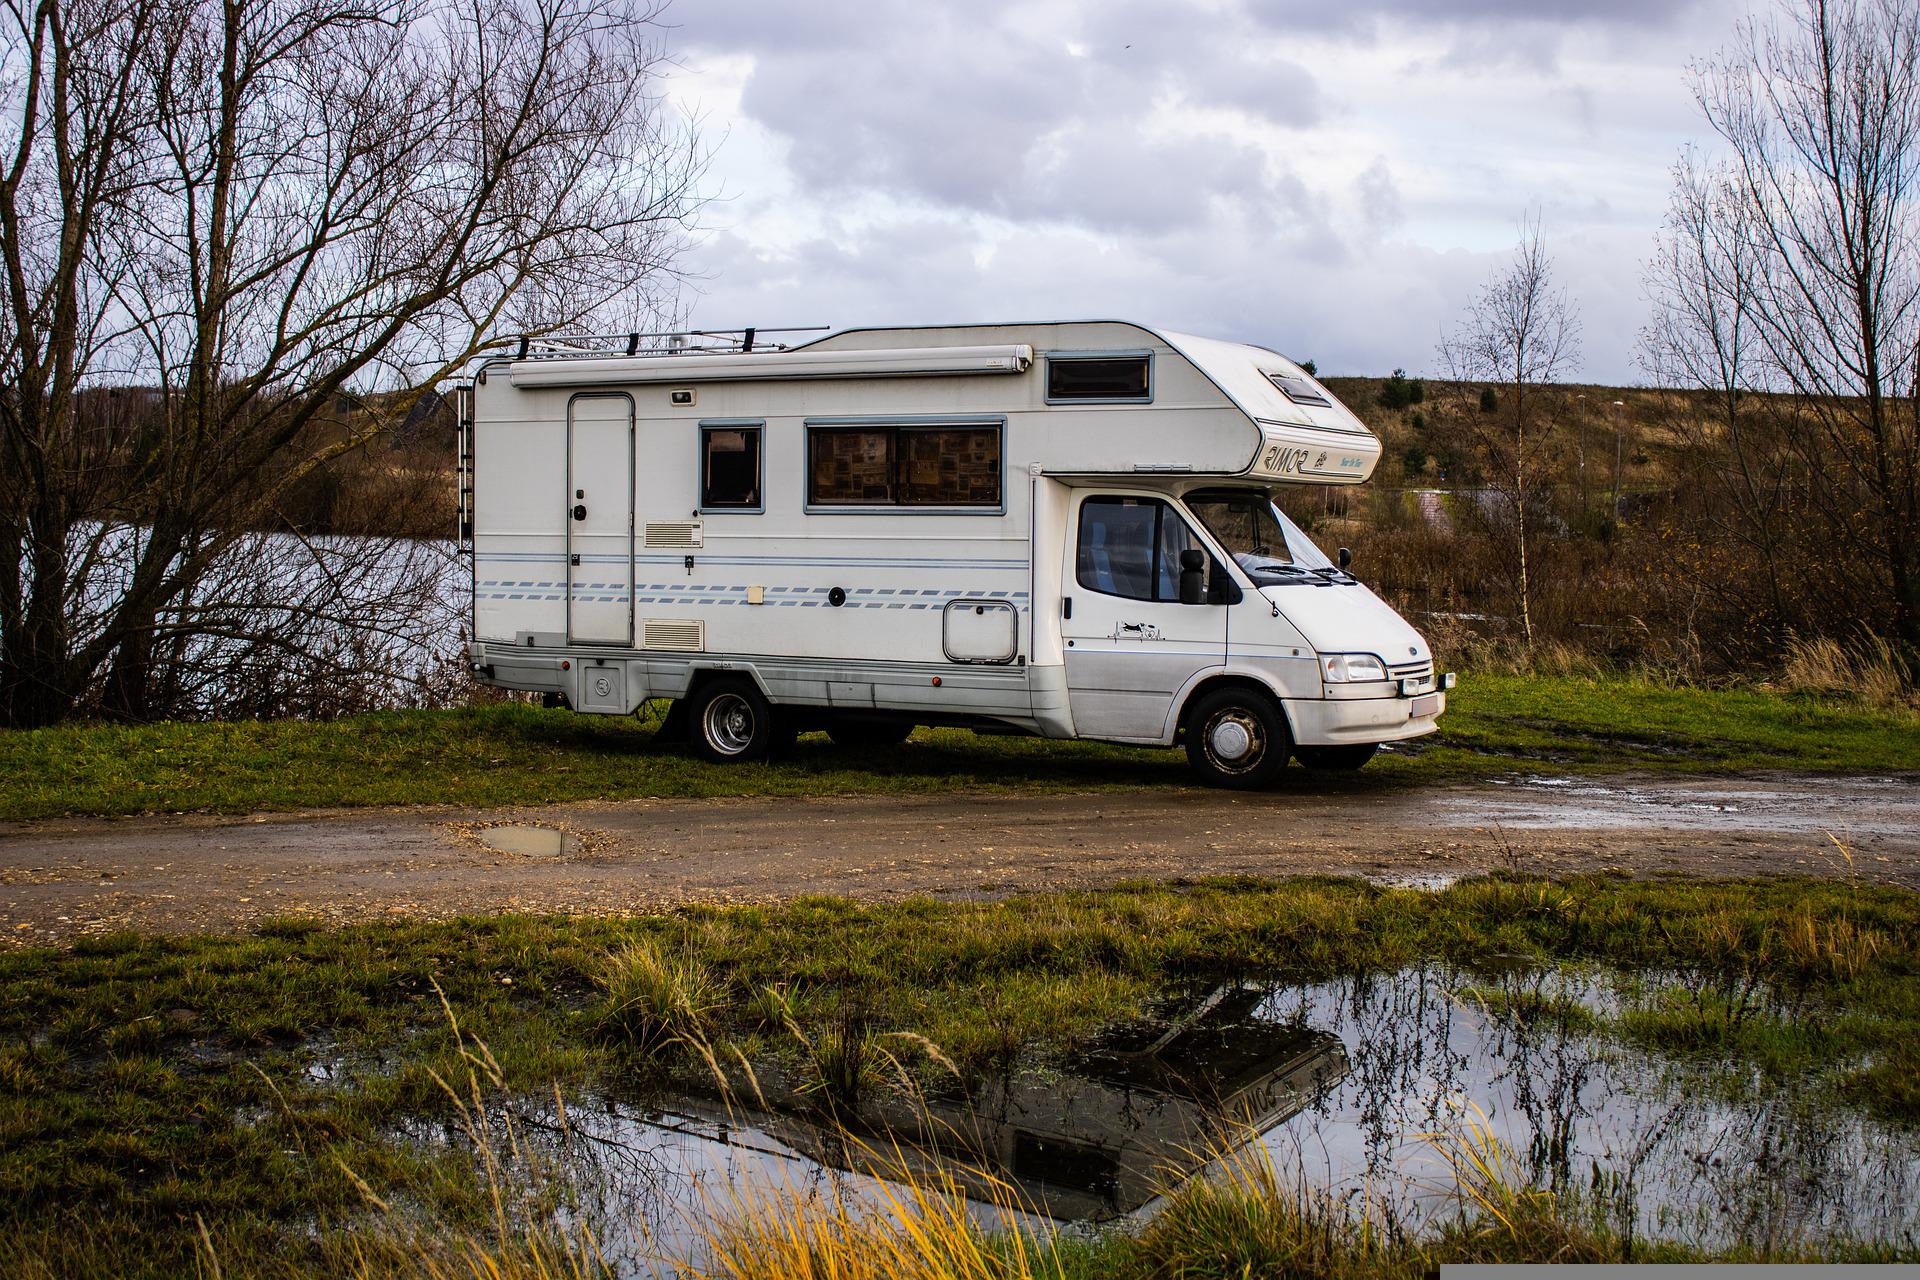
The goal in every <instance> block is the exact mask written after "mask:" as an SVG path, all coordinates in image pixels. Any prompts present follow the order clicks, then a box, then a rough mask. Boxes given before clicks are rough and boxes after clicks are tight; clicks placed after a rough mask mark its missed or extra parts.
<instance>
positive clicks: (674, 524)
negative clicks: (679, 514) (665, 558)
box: [645, 520, 702, 548]
mask: <svg viewBox="0 0 1920 1280" xmlns="http://www.w3.org/2000/svg"><path fill="white" fill-rule="evenodd" d="M701 527H702V526H701V523H700V521H698V520H649V521H647V525H646V536H645V543H646V545H647V546H649V547H669V548H684V547H697V546H699V545H700V536H701Z"/></svg>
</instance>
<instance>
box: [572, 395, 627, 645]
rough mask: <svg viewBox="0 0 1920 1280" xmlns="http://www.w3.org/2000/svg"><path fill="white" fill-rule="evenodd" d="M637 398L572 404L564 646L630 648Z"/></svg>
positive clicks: (586, 398) (583, 399) (579, 399)
mask: <svg viewBox="0 0 1920 1280" xmlns="http://www.w3.org/2000/svg"><path fill="white" fill-rule="evenodd" d="M633 465H634V458H633V397H631V396H628V395H625V394H619V393H613V394H583V395H577V396H575V397H574V398H573V399H572V401H570V402H569V403H568V405H567V492H566V525H567V538H566V554H567V641H568V643H570V644H611V645H622V646H626V645H631V644H632V643H633Z"/></svg>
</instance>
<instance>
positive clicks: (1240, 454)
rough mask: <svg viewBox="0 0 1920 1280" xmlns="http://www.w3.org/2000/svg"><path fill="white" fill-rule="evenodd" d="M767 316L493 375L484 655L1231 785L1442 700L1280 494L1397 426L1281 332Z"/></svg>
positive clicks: (593, 701) (736, 707) (1352, 474)
mask: <svg viewBox="0 0 1920 1280" xmlns="http://www.w3.org/2000/svg"><path fill="white" fill-rule="evenodd" d="M765 336H766V335H765V333H764V332H763V333H761V334H758V335H756V334H755V333H754V332H753V331H752V330H742V331H738V332H737V333H734V334H728V335H712V334H701V335H691V336H681V337H675V338H673V339H672V340H670V341H667V342H665V343H664V344H662V345H659V346H655V347H651V348H647V349H643V343H644V342H646V340H647V338H646V336H645V335H632V336H628V337H626V338H624V339H621V340H615V341H612V342H607V341H599V340H580V341H549V342H542V343H533V344H528V343H523V344H522V346H521V348H520V350H519V352H518V353H517V354H516V355H514V356H512V357H508V358H498V359H493V360H490V361H488V362H487V363H485V364H484V365H483V366H482V367H481V368H480V369H479V370H478V371H477V372H476V374H475V377H474V381H473V386H472V388H471V395H470V398H468V399H467V400H466V401H465V402H464V406H463V412H462V427H461V433H462V448H461V494H462V499H461V500H462V513H461V538H462V545H463V547H464V548H465V549H467V550H469V551H470V552H471V554H472V558H473V623H472V625H473V630H472V633H471V634H472V637H473V638H472V641H471V643H470V645H469V655H470V658H471V661H472V664H473V668H474V671H475V674H476V676H477V677H478V678H479V679H480V680H481V681H483V682H485V683H488V684H492V685H497V686H499V687H502V688H507V689H520V690H533V691H539V692H542V693H545V694H547V695H549V697H551V698H552V699H554V700H555V701H564V702H565V703H566V704H567V705H568V706H571V707H572V708H573V709H575V710H576V711H583V712H596V713H601V714H607V715H627V714H630V713H632V712H633V711H634V710H635V708H636V707H638V706H639V704H640V703H641V701H642V700H644V699H647V698H661V697H665V698H672V699H676V700H678V707H679V710H681V711H684V715H683V716H682V715H676V716H675V717H674V719H673V720H672V721H670V723H673V724H680V723H684V724H685V725H686V726H687V728H688V730H689V732H690V734H691V737H692V740H693V743H694V745H695V747H696V748H697V749H698V750H699V751H700V752H701V753H702V754H704V755H705V756H707V757H709V758H711V759H714V760H749V759H755V758H759V757H762V756H765V755H766V754H768V752H769V751H770V750H773V749H776V748H777V747H778V746H779V745H780V744H781V743H782V741H783V740H785V739H787V738H790V737H791V735H792V734H794V733H796V732H799V731H801V730H806V729H812V728H825V729H827V730H828V731H829V732H830V733H831V734H832V735H833V737H834V739H835V740H836V741H839V742H860V743H886V742H897V741H900V740H902V739H904V738H905V736H906V735H907V734H908V733H909V732H910V731H911V730H912V728H913V726H915V725H962V726H971V727H973V728H975V729H979V730H981V731H984V732H1009V731H1010V732H1024V733H1032V734H1039V735H1041V736H1044V737H1049V738H1093V739H1100V740H1103V741H1109V742H1122V743H1135V744H1140V745H1146V746H1171V745H1175V744H1177V743H1184V745H1185V747H1186V750H1187V754H1188V758H1189V759H1190V761H1191V762H1192V764H1193V766H1194V768H1195V769H1196V770H1197V771H1198V772H1199V773H1200V775H1201V776H1202V777H1203V778H1204V779H1205V780H1207V781H1208V782H1212V783H1215V784H1218V785H1222V786H1232V787H1256V786H1260V785H1263V784H1265V783H1267V782H1270V781H1271V780H1272V779H1273V778H1274V777H1275V776H1277V774H1278V773H1279V771H1280V770H1281V769H1282V768H1283V767H1285V765H1286V763H1287V759H1288V757H1289V755H1291V756H1293V757H1294V758H1297V759H1298V760H1300V761H1301V763H1303V764H1305V765H1307V766H1309V767H1315V768H1356V767H1358V766H1360V765H1361V764H1364V763H1365V762H1366V760H1367V759H1368V758H1369V757H1370V756H1371V755H1372V754H1373V752H1374V750H1375V748H1376V747H1377V745H1378V744H1380V743H1383V742H1393V741H1398V740H1401V739H1405V738H1412V737H1417V736H1419V735H1421V734H1424V733H1429V732H1431V731H1432V730H1433V728H1434V721H1435V718H1436V717H1437V716H1439V715H1440V713H1441V712H1442V711H1443V710H1445V707H1446V694H1445V690H1446V689H1448V688H1451V687H1452V684H1453V678H1452V676H1451V674H1444V675H1442V674H1437V673H1436V672H1435V670H1434V662H1433V653H1432V650H1431V649H1430V648H1429V647H1428V645H1427V643H1426V641H1425V640H1424V639H1422V638H1421V637H1420V635H1419V634H1418V633H1416V632H1415V631H1414V629H1413V628H1412V627H1410V626H1409V625H1407V623H1406V622H1405V621H1404V620H1403V619H1401V618H1400V616H1399V615H1398V614H1396V613H1395V612H1394V611H1393V610H1392V609H1390V608H1388V607H1387V606H1386V605H1385V604H1384V603H1383V602H1382V601H1381V600H1380V599H1379V598H1378V597H1377V596H1375V595H1374V594H1373V593H1372V592H1371V591H1369V590H1368V589H1367V588H1366V587H1365V586H1364V585H1362V584H1361V583H1360V582H1359V581H1358V580H1357V579H1356V578H1354V577H1353V576H1352V575H1351V574H1349V573H1348V572H1347V571H1346V569H1347V564H1346V560H1347V558H1346V555H1345V553H1344V551H1343V552H1342V553H1341V556H1340V560H1339V562H1338V563H1336V562H1335V561H1334V560H1332V559H1330V558H1329V557H1328V556H1327V555H1326V554H1324V553H1323V552H1322V551H1321V549H1320V548H1319V547H1317V546H1315V545H1314V543H1313V542H1312V541H1311V540H1310V539H1308V538H1307V536H1306V535H1305V534H1303V533H1302V532H1301V531H1300V529H1299V528H1298V527H1297V526H1295V525H1294V524H1293V523H1292V522H1290V521H1289V520H1288V519H1287V518H1286V516H1285V515H1283V514H1282V513H1281V512H1280V511H1279V510H1278V509H1277V507H1276V506H1275V505H1274V503H1273V501H1272V497H1273V494H1274V492H1275V491H1276V490H1277V489H1279V488H1280V487H1282V486H1288V485H1352V484H1359V483H1360V482H1362V481H1364V480H1365V479H1366V478H1367V477H1368V476H1369V475H1370V474H1371V473H1372V471H1373V467H1374V463H1375V462H1376V460H1377V459H1378V457H1379V453H1380V443H1379V441H1378V440H1377V439H1376V438H1375V437H1374V436H1373V435H1372V434H1371V433H1370V432H1369V431H1368V430H1367V428H1366V427H1365V425H1364V424H1362V423H1361V422H1360V420H1359V419H1358V418H1356V417H1355V416H1354V415H1353V414H1352V413H1351V412H1349V411H1348V410H1347V408H1346V407H1345V406H1344V405H1342V404H1341V403H1340V402H1339V401H1338V400H1336V399H1335V398H1334V397H1333V396H1332V395H1331V394H1330V393H1328V392H1327V390H1326V389H1325V388H1324V387H1322V386H1321V385H1320V384H1319V383H1318V382H1316V381H1315V380H1314V379H1313V378H1312V377H1311V376H1309V375H1308V374H1307V373H1306V371H1305V370H1303V369H1301V368H1300V367H1299V366H1298V365H1296V364H1294V363H1293V362H1292V361H1290V360H1288V359H1286V358H1285V357H1284V356H1280V355H1277V354H1275V353H1274V352H1271V351H1267V350H1263V349H1261V348H1259V347H1253V346H1244V345H1241V344H1237V343H1231V342H1220V341H1215V340H1212V339H1207V338H1195V337H1188V336H1186V335H1184V334H1178V333H1169V332H1165V331H1160V330H1154V329H1148V328H1146V327H1143V326H1141V325H1137V324H1127V323H1120V322H1113V321H1100V322H1086V323H1059V324H1007V325H961V326H948V327H932V328H889V329H852V330H846V331H842V332H837V333H832V334H829V335H827V336H825V337H821V338H817V339H814V340H811V341H805V342H801V343H797V344H795V345H792V346H790V347H786V346H776V347H774V348H772V349H768V348H767V347H766V346H765V345H764V338H765ZM757 338H758V339H760V340H762V341H761V344H760V345H756V339H757Z"/></svg>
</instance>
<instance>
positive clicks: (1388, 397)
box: [1380, 369, 1427, 409]
mask: <svg viewBox="0 0 1920 1280" xmlns="http://www.w3.org/2000/svg"><path fill="white" fill-rule="evenodd" d="M1426 398H1427V388H1426V384H1425V383H1423V382H1421V381H1420V379H1418V378H1409V377H1408V376H1407V371H1406V370H1405V369H1395V370H1394V371H1393V376H1392V377H1390V378H1388V379H1387V380H1386V381H1385V382H1383V383H1382V384H1381V385H1380V403H1381V405H1382V406H1383V407H1385V408H1388V409H1404V408H1406V407H1407V406H1408V405H1410V404H1419V403H1420V402H1421V401H1423V400H1425V399H1426Z"/></svg>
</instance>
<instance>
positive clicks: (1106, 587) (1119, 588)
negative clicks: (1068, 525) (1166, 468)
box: [1075, 496, 1201, 603]
mask: <svg viewBox="0 0 1920 1280" xmlns="http://www.w3.org/2000/svg"><path fill="white" fill-rule="evenodd" d="M1200 546H1201V543H1200V539H1199V538H1197V537H1196V536H1194V532H1193V530H1192V529H1190V528H1188V527H1187V522H1186V521H1185V520H1182V519H1181V518H1180V516H1179V515H1178V514H1177V513H1176V512H1175V511H1174V510H1173V508H1171V507H1169V506H1168V505H1167V504H1166V503H1164V502H1162V501H1160V500H1159V499H1157V498H1122V497H1117V496H1116V497H1094V498H1088V499H1087V500H1086V501H1084V502H1082V503H1081V504H1080V543H1079V552H1078V556H1077V566H1076V572H1075V576H1076V577H1077V578H1078V579H1079V580H1080V585H1081V586H1083V587H1085V588H1086V589H1087V590H1089V591H1098V592H1102V593H1103V594H1106V595H1110V596H1124V597H1126V598H1127V599H1129V600H1161V601H1167V602H1169V603H1175V602H1178V601H1179V599H1180V553H1181V552H1182V551H1184V550H1187V549H1188V548H1190V547H1191V548H1199V547H1200Z"/></svg>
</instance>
